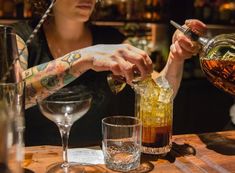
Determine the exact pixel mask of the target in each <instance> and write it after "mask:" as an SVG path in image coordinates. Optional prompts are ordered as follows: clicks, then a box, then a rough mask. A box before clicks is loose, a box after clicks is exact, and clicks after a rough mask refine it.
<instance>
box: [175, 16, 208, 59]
mask: <svg viewBox="0 0 235 173" xmlns="http://www.w3.org/2000/svg"><path fill="white" fill-rule="evenodd" d="M184 26H185V27H189V28H191V30H192V31H193V32H195V33H196V34H198V35H200V36H202V35H205V33H206V31H207V27H206V25H205V24H204V23H202V22H201V21H199V20H196V19H190V20H186V21H185V24H184ZM200 48H201V46H200V44H199V43H197V42H195V41H192V40H190V39H189V38H188V37H187V36H185V35H184V34H183V33H182V32H181V31H179V30H176V31H175V33H174V35H173V37H172V45H171V47H170V54H171V55H170V57H171V58H172V60H174V61H178V62H183V61H184V60H185V59H188V58H191V57H192V55H196V54H197V53H198V52H199V50H200Z"/></svg>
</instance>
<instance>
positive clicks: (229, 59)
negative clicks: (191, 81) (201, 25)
mask: <svg viewBox="0 0 235 173" xmlns="http://www.w3.org/2000/svg"><path fill="white" fill-rule="evenodd" d="M171 24H172V25H174V26H175V27H176V28H177V29H179V30H180V31H181V32H183V33H184V34H185V35H186V36H188V37H189V38H190V39H192V40H193V41H197V42H198V43H200V44H201V45H202V50H201V51H200V53H199V57H200V64H201V69H202V70H203V72H204V73H205V75H206V77H207V79H208V80H209V81H210V82H212V84H213V85H215V86H216V87H218V88H219V89H222V90H224V91H225V92H227V93H229V94H231V95H233V96H235V33H233V34H220V35H217V36H215V37H214V38H205V37H199V36H198V35H196V34H195V33H194V32H193V31H192V30H191V29H190V28H185V27H183V26H181V25H179V24H177V23H176V22H174V21H171Z"/></svg>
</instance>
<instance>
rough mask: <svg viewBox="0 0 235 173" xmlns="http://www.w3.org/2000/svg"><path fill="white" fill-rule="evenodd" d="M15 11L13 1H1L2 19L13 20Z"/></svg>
mask: <svg viewBox="0 0 235 173" xmlns="http://www.w3.org/2000/svg"><path fill="white" fill-rule="evenodd" d="M15 11H16V10H15V2H14V0H3V2H2V12H3V17H7V18H13V17H15V16H16V13H15Z"/></svg>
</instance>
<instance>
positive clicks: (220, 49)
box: [200, 45, 235, 96]
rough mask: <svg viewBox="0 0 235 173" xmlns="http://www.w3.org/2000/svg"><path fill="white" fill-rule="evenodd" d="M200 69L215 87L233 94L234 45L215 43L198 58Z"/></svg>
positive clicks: (234, 78) (234, 88)
mask: <svg viewBox="0 0 235 173" xmlns="http://www.w3.org/2000/svg"><path fill="white" fill-rule="evenodd" d="M200 63H201V67H202V70H203V71H204V73H205V75H206V77H207V78H208V80H209V81H210V82H212V83H213V85H215V86H216V87H218V88H220V89H222V90H224V91H226V92H228V93H230V94H232V95H233V96H235V47H234V46H232V45H216V46H214V47H213V48H212V49H211V50H210V51H209V52H208V54H207V55H206V56H204V57H201V58H200Z"/></svg>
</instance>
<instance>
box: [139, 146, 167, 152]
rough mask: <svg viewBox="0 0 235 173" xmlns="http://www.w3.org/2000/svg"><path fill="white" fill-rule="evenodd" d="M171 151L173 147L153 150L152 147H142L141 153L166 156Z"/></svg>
mask: <svg viewBox="0 0 235 173" xmlns="http://www.w3.org/2000/svg"><path fill="white" fill-rule="evenodd" d="M170 150H171V145H167V146H165V147H159V148H152V147H145V146H142V147H141V152H142V153H145V154H166V153H168V152H169V151H170Z"/></svg>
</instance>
